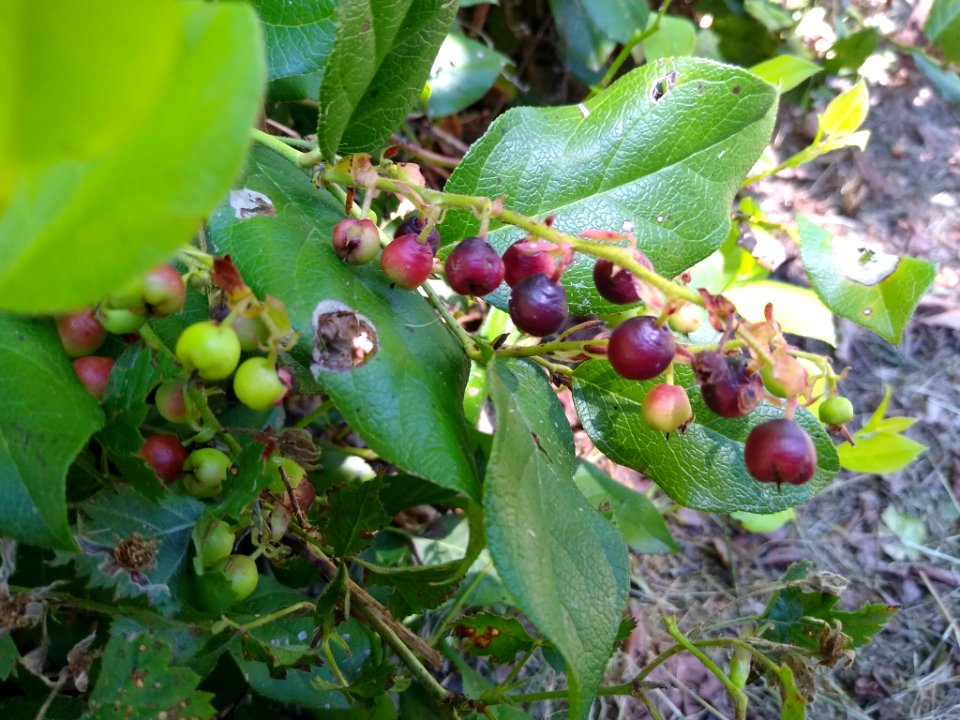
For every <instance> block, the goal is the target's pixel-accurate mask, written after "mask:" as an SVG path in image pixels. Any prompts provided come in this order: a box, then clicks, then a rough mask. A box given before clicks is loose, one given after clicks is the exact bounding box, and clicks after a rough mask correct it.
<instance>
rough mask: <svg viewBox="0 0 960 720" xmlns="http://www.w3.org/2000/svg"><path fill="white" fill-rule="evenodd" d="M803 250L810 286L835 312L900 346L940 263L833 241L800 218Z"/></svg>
mask: <svg viewBox="0 0 960 720" xmlns="http://www.w3.org/2000/svg"><path fill="white" fill-rule="evenodd" d="M798 225H799V230H800V251H801V255H802V258H803V266H804V269H805V270H806V273H807V277H808V278H809V279H810V284H811V285H812V286H813V289H814V290H815V291H816V293H817V295H819V296H820V299H821V300H823V302H824V304H825V305H826V306H827V307H828V308H830V309H831V310H832V311H833V312H834V313H836V314H837V315H840V316H841V317H845V318H847V319H848V320H852V321H853V322H855V323H857V324H858V325H860V326H862V327H865V328H867V330H871V331H872V332H875V333H876V334H877V335H879V336H880V337H882V338H884V339H885V340H887V341H888V342H891V343H893V344H895V345H896V344H897V343H899V342H900V337H901V336H902V335H903V329H904V327H905V326H906V324H907V322H908V321H909V320H910V318H911V316H912V315H913V311H914V310H915V309H916V307H917V303H919V302H920V298H921V297H923V294H924V293H925V292H926V290H927V288H928V287H930V283H932V282H933V278H934V277H935V276H936V273H937V267H936V265H935V264H934V263H932V262H928V261H927V260H919V259H917V258H911V257H898V256H896V255H888V254H886V253H882V252H874V251H873V250H868V249H865V248H857V247H855V246H854V245H852V244H851V243H850V241H846V242H845V241H843V240H841V239H834V238H832V237H831V235H830V233H829V232H827V231H826V230H824V229H822V228H820V227H817V226H816V225H814V224H813V223H812V222H810V221H809V220H807V219H806V218H805V217H803V216H799V217H798Z"/></svg>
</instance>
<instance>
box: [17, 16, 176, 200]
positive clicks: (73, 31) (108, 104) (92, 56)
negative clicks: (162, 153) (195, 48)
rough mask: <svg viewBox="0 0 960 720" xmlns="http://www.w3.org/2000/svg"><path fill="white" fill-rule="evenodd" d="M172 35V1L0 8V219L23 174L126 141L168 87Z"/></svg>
mask: <svg viewBox="0 0 960 720" xmlns="http://www.w3.org/2000/svg"><path fill="white" fill-rule="evenodd" d="M145 27H149V28H150V32H148V33H145V32H142V31H141V29H142V28H145ZM180 32H181V31H180V18H179V13H178V11H177V6H176V4H174V3H171V2H156V3H150V4H149V5H147V6H143V7H137V6H136V5H134V4H132V3H128V2H125V1H124V0H104V2H101V3H99V4H98V6H97V12H96V13H91V12H90V8H89V7H86V6H85V5H84V4H83V3H71V2H59V3H56V4H50V3H33V2H29V1H28V0H13V1H12V2H8V3H4V22H3V24H2V27H0V47H3V48H4V55H3V63H2V69H0V107H3V108H5V109H6V110H5V112H4V113H3V116H2V117H0V211H2V210H3V208H4V206H5V204H6V200H7V199H8V197H9V191H10V190H11V189H12V188H13V185H14V183H15V181H16V176H17V174H18V173H19V172H22V171H23V170H24V169H25V168H29V167H31V166H38V165H42V164H43V163H52V162H61V161H66V160H84V159H87V158H91V157H93V156H96V155H101V154H105V153H108V152H109V151H110V150H111V148H113V147H115V146H116V145H117V144H119V143H123V142H124V141H125V140H127V139H128V138H129V136H130V135H132V134H133V133H134V132H135V131H136V130H137V128H138V127H139V126H140V124H141V123H143V122H144V121H145V120H146V118H147V117H148V116H149V115H150V114H151V113H152V112H154V111H155V108H156V106H157V103H158V101H159V100H160V98H161V93H162V92H163V91H164V86H165V85H166V84H167V83H168V82H169V81H170V78H171V74H172V72H173V66H174V62H175V59H176V55H177V46H178V44H179V42H180ZM117 58H123V61H122V62H118V61H117ZM65 108H67V109H68V111H67V112H64V109H65Z"/></svg>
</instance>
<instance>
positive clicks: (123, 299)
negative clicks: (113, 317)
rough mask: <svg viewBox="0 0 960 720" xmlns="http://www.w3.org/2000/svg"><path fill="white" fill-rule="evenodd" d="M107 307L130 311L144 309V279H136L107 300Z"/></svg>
mask: <svg viewBox="0 0 960 720" xmlns="http://www.w3.org/2000/svg"><path fill="white" fill-rule="evenodd" d="M104 304H105V305H106V306H107V307H111V308H119V309H124V310H128V309H131V308H138V309H142V308H143V278H142V277H138V278H134V279H133V280H131V281H130V282H128V283H127V284H126V285H124V286H123V287H122V288H120V289H119V290H117V291H116V292H114V293H111V294H110V296H109V297H108V298H107V299H106V301H105V302H104Z"/></svg>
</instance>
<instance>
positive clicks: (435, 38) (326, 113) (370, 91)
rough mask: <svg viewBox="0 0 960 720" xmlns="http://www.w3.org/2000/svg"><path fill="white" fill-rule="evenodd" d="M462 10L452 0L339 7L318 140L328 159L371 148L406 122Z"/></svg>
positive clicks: (366, 1) (379, 0)
mask: <svg viewBox="0 0 960 720" xmlns="http://www.w3.org/2000/svg"><path fill="white" fill-rule="evenodd" d="M456 12H457V4H456V3H455V2H449V0H363V2H341V3H338V4H337V18H336V35H335V37H334V40H333V49H332V50H331V52H330V57H329V58H328V60H327V63H326V65H325V66H324V70H323V77H322V79H321V81H320V94H319V96H318V102H319V103H320V105H319V111H320V116H319V120H318V125H317V142H318V143H319V145H320V150H322V151H323V154H324V155H325V156H326V157H327V158H332V157H333V156H334V155H335V154H336V153H337V152H340V153H343V154H347V153H354V152H370V151H373V150H375V149H376V148H377V147H378V146H379V145H380V143H382V142H383V141H384V140H386V138H387V136H388V135H389V134H390V133H391V132H393V131H394V130H395V129H396V128H397V127H398V126H399V125H400V123H402V122H403V119H404V118H405V117H406V115H407V112H408V111H409V110H410V108H412V107H413V104H414V103H415V102H416V100H417V98H418V97H419V96H420V90H421V89H422V88H423V83H424V81H426V79H427V75H428V74H429V73H430V66H431V65H432V64H433V59H434V57H435V56H436V54H437V50H438V49H439V48H440V44H441V43H442V42H443V39H444V37H446V34H447V31H448V30H449V29H450V25H451V24H452V23H453V18H454V16H455V15H456Z"/></svg>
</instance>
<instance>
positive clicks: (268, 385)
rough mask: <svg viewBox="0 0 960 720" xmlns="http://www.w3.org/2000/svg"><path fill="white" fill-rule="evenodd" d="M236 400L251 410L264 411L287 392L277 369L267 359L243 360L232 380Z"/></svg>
mask: <svg viewBox="0 0 960 720" xmlns="http://www.w3.org/2000/svg"><path fill="white" fill-rule="evenodd" d="M233 392H234V393H236V395H237V399H238V400H240V402H242V403H243V404H244V405H246V406H247V407H248V408H251V409H253V410H266V409H268V408H269V407H270V406H271V405H273V404H274V403H276V402H277V401H278V400H280V399H281V398H282V397H283V396H284V394H286V392H287V387H286V386H285V385H284V384H283V381H282V380H281V379H280V376H279V375H278V374H277V368H276V366H275V365H274V364H273V362H271V361H270V360H268V359H267V358H263V357H254V358H250V359H249V360H245V361H244V362H243V364H241V365H240V367H239V368H237V374H236V375H235V376H234V378H233Z"/></svg>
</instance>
